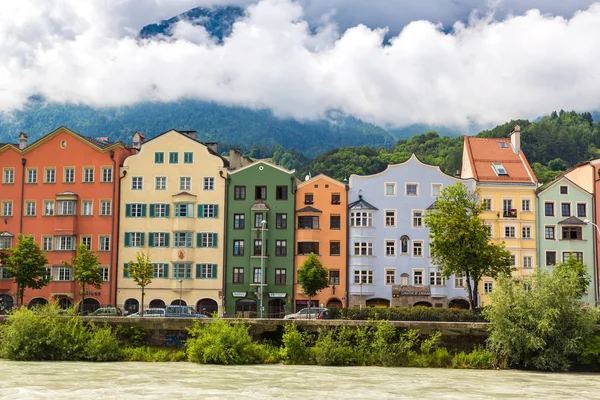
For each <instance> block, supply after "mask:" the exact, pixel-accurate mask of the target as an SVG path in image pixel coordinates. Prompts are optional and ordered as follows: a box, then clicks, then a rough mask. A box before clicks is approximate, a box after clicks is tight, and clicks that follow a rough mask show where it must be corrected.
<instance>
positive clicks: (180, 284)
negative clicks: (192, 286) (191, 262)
mask: <svg viewBox="0 0 600 400" xmlns="http://www.w3.org/2000/svg"><path fill="white" fill-rule="evenodd" d="M182 293H183V279H180V280H179V312H180V313H181V311H182V310H181V306H182V305H183V304H181V294H182Z"/></svg>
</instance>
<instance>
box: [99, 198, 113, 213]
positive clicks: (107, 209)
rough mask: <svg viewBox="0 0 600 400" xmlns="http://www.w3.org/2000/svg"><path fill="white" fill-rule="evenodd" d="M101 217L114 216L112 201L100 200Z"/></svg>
mask: <svg viewBox="0 0 600 400" xmlns="http://www.w3.org/2000/svg"><path fill="white" fill-rule="evenodd" d="M100 215H101V216H110V215H112V203H111V201H110V200H100Z"/></svg>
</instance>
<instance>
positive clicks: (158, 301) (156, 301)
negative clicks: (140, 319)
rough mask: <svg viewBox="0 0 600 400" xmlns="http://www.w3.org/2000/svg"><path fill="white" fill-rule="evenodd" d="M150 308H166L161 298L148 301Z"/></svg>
mask: <svg viewBox="0 0 600 400" xmlns="http://www.w3.org/2000/svg"><path fill="white" fill-rule="evenodd" d="M136 301H137V300H136ZM150 308H167V305H166V304H165V302H164V301H162V300H161V299H154V300H152V301H151V302H150Z"/></svg>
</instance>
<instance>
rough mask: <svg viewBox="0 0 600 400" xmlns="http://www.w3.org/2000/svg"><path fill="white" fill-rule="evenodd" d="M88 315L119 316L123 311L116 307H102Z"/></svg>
mask: <svg viewBox="0 0 600 400" xmlns="http://www.w3.org/2000/svg"><path fill="white" fill-rule="evenodd" d="M88 315H89V316H91V317H120V316H121V315H123V313H122V312H121V309H120V308H117V307H103V308H99V309H97V310H96V311H94V312H91V313H89V314H88Z"/></svg>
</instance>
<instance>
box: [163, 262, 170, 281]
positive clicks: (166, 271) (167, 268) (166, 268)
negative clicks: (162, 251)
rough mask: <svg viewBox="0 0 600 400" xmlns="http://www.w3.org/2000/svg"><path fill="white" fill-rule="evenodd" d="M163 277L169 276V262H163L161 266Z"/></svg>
mask: <svg viewBox="0 0 600 400" xmlns="http://www.w3.org/2000/svg"><path fill="white" fill-rule="evenodd" d="M163 271H164V272H163V274H164V276H163V278H168V277H169V264H165V267H164V268H163Z"/></svg>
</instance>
